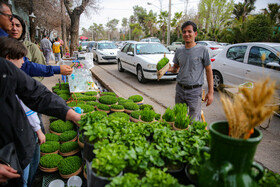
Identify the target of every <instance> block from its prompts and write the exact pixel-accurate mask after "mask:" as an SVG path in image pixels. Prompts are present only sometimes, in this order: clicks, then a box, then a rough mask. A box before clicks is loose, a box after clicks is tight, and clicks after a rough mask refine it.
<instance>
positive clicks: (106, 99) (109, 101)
mask: <svg viewBox="0 0 280 187" xmlns="http://www.w3.org/2000/svg"><path fill="white" fill-rule="evenodd" d="M98 101H99V103H102V104H106V105H113V104H116V103H117V102H118V99H117V98H116V97H115V96H111V95H104V96H100V97H99V99H98Z"/></svg>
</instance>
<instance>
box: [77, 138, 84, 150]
mask: <svg viewBox="0 0 280 187" xmlns="http://www.w3.org/2000/svg"><path fill="white" fill-rule="evenodd" d="M78 144H79V146H80V148H82V149H83V148H84V146H85V144H84V143H83V142H80V139H79V138H78Z"/></svg>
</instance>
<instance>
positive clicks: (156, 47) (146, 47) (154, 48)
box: [136, 43, 170, 55]
mask: <svg viewBox="0 0 280 187" xmlns="http://www.w3.org/2000/svg"><path fill="white" fill-rule="evenodd" d="M164 53H166V54H170V52H169V50H168V49H166V48H165V47H164V46H163V45H162V44H159V43H158V44H157V43H147V44H137V45H136V54H138V55H141V54H164Z"/></svg>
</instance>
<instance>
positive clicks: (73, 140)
mask: <svg viewBox="0 0 280 187" xmlns="http://www.w3.org/2000/svg"><path fill="white" fill-rule="evenodd" d="M77 137H78V136H75V138H73V139H72V140H69V141H66V142H75V141H76V140H77ZM66 142H60V143H66Z"/></svg>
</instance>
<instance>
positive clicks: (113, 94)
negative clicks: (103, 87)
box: [101, 92, 117, 96]
mask: <svg viewBox="0 0 280 187" xmlns="http://www.w3.org/2000/svg"><path fill="white" fill-rule="evenodd" d="M101 94H102V95H111V96H117V95H116V94H115V93H114V92H102V93H101Z"/></svg>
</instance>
